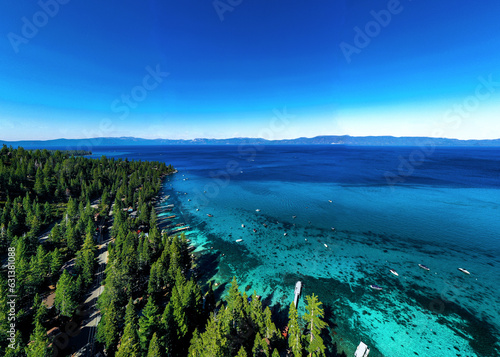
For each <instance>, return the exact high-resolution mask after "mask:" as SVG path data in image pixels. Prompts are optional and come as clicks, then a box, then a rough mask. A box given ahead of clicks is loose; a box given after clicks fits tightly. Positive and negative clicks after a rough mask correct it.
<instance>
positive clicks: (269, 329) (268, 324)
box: [263, 306, 278, 341]
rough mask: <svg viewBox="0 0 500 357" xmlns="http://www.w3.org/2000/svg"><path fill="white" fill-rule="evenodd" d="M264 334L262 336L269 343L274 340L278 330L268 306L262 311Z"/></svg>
mask: <svg viewBox="0 0 500 357" xmlns="http://www.w3.org/2000/svg"><path fill="white" fill-rule="evenodd" d="M263 330H264V332H263V336H264V337H265V338H267V339H269V340H270V341H271V340H272V339H274V338H275V337H276V336H277V335H278V329H277V328H276V325H275V324H274V322H273V320H272V314H271V309H270V308H269V306H266V309H265V310H264V329H263Z"/></svg>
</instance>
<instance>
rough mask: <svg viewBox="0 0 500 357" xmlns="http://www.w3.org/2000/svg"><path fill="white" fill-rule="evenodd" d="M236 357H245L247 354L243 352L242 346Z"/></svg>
mask: <svg viewBox="0 0 500 357" xmlns="http://www.w3.org/2000/svg"><path fill="white" fill-rule="evenodd" d="M236 357H247V352H246V351H245V348H244V347H243V346H241V348H240V350H239V351H238V354H237V355H236Z"/></svg>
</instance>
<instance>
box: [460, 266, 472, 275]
mask: <svg viewBox="0 0 500 357" xmlns="http://www.w3.org/2000/svg"><path fill="white" fill-rule="evenodd" d="M458 270H460V271H461V272H462V273H464V274H467V275H470V271H468V270H466V269H463V268H458Z"/></svg>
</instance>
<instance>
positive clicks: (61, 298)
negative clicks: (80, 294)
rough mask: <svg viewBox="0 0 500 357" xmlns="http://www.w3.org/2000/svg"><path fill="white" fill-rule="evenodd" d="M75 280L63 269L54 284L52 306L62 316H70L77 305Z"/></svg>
mask: <svg viewBox="0 0 500 357" xmlns="http://www.w3.org/2000/svg"><path fill="white" fill-rule="evenodd" d="M75 295H76V289H75V281H74V279H73V278H72V277H71V275H70V274H69V273H68V271H67V270H64V271H63V273H62V275H61V277H60V278H59V280H58V282H57V285H56V293H55V298H54V306H55V307H56V309H57V311H59V313H60V314H61V315H63V316H67V317H72V316H73V314H74V312H75V310H76V307H77V305H78V303H77V301H76V299H75Z"/></svg>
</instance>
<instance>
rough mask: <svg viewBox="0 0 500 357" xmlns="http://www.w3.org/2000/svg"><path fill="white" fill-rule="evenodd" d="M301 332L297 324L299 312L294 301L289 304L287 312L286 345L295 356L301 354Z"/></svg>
mask: <svg viewBox="0 0 500 357" xmlns="http://www.w3.org/2000/svg"><path fill="white" fill-rule="evenodd" d="M301 339H302V332H301V329H300V326H299V314H298V311H297V308H296V307H295V303H293V302H292V303H291V304H290V311H289V312H288V347H290V349H291V350H292V353H293V355H294V356H295V357H301V356H302V341H301Z"/></svg>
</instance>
